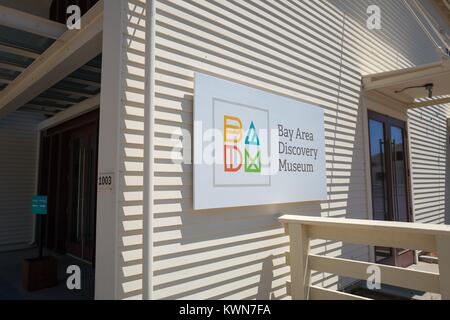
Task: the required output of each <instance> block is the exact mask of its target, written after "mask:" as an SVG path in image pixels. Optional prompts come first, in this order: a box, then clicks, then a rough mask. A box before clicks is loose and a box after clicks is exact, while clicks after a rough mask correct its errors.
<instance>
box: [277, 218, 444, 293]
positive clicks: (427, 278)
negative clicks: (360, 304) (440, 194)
mask: <svg viewBox="0 0 450 320" xmlns="http://www.w3.org/2000/svg"><path fill="white" fill-rule="evenodd" d="M279 220H280V222H281V223H282V224H283V225H284V228H285V230H286V234H287V235H288V236H289V241H290V251H289V252H288V253H287V254H286V260H287V263H288V264H289V265H290V267H291V282H289V283H288V284H287V287H288V292H289V293H290V295H291V296H292V298H293V299H298V300H367V299H369V298H368V297H367V296H368V295H367V294H362V295H358V294H354V293H348V292H344V291H343V290H336V288H325V287H319V286H316V285H313V284H312V283H311V274H312V272H313V271H316V272H323V273H327V274H332V275H335V276H339V277H348V278H351V279H354V280H360V281H366V282H367V284H369V283H371V284H372V285H373V287H371V286H369V288H368V292H369V293H370V290H373V291H372V294H374V295H375V296H376V295H377V293H378V294H379V291H376V290H375V289H377V290H378V289H379V288H380V287H379V286H377V285H378V284H380V285H381V284H382V285H389V286H394V287H396V288H397V287H398V288H405V289H412V290H417V291H418V292H422V293H423V296H424V297H426V298H429V299H434V298H437V297H438V296H437V295H436V294H440V295H441V298H442V299H444V300H448V299H450V226H447V225H429V224H420V223H405V222H391V221H371V220H356V219H343V218H320V217H306V216H294V215H285V216H282V217H281V218H280V219H279ZM317 239H320V240H326V241H337V242H342V243H344V244H358V245H367V246H382V247H395V248H407V249H411V250H422V251H426V252H433V253H436V255H437V257H438V268H435V266H431V267H429V266H428V267H424V266H426V265H424V264H421V265H419V264H417V261H416V265H413V266H412V267H410V268H399V267H394V266H389V265H383V264H380V263H375V262H363V261H355V260H351V259H342V258H340V257H336V256H330V255H317V254H314V253H313V251H312V250H311V243H312V241H313V240H317ZM430 268H431V270H430ZM424 269H425V270H424ZM433 269H437V270H438V272H436V270H433ZM385 293H386V292H385ZM363 295H364V296H363ZM411 298H413V297H411Z"/></svg>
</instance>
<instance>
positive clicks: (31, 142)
mask: <svg viewBox="0 0 450 320" xmlns="http://www.w3.org/2000/svg"><path fill="white" fill-rule="evenodd" d="M43 119H44V117H43V116H42V115H40V114H36V113H29V112H21V111H16V112H14V113H12V114H10V115H8V116H7V117H5V118H3V119H1V120H0V150H1V151H0V203H1V207H0V251H2V250H7V249H12V248H17V247H20V246H26V245H29V244H31V243H32V242H33V240H34V239H33V234H34V228H33V226H34V224H33V215H32V214H31V197H32V196H33V195H35V192H36V178H37V173H36V172H37V163H38V159H37V157H38V151H37V150H38V130H37V125H38V123H39V122H41V121H42V120H43Z"/></svg>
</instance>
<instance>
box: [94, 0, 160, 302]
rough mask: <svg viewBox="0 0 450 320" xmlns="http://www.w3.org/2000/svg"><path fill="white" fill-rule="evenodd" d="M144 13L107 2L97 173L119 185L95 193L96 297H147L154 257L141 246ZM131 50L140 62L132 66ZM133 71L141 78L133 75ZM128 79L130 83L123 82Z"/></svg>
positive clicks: (142, 6)
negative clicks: (108, 177)
mask: <svg viewBox="0 0 450 320" xmlns="http://www.w3.org/2000/svg"><path fill="white" fill-rule="evenodd" d="M146 14H147V3H146V1H144V0H120V1H119V0H118V1H106V2H105V13H104V27H103V53H102V57H103V61H102V88H101V96H100V137H99V139H100V141H99V168H98V171H99V174H102V173H108V174H112V175H113V176H114V181H116V182H117V183H115V188H114V190H113V192H110V193H104V192H102V193H99V195H98V207H97V228H98V232H97V235H98V237H97V257H96V288H95V289H96V293H95V294H96V297H97V298H99V299H135V298H141V299H142V298H148V294H147V293H148V289H147V286H148V281H149V280H148V275H149V274H150V275H151V274H152V272H151V270H149V269H148V268H149V264H151V263H152V262H153V261H148V259H151V258H150V257H149V256H148V250H147V248H145V249H144V243H146V245H147V243H148V238H147V237H152V231H151V230H147V228H148V226H147V225H146V224H144V182H143V181H144V160H146V161H151V160H150V159H149V158H148V157H147V156H145V154H144V141H145V139H144V130H146V129H145V126H146V123H145V118H144V114H145V113H146V103H147V100H146V98H147V97H146V91H145V85H146V79H145V77H144V76H145V75H146V70H147V66H146V61H147V60H146V59H147V56H146V50H145V48H146V44H145V41H143V37H144V36H145V34H142V30H143V29H142V28H143V27H145V25H146V23H147V18H146ZM144 30H145V28H144ZM137 50H139V51H137ZM137 52H139V53H137ZM130 54H133V57H134V58H133V59H134V60H141V61H144V64H141V65H140V66H139V67H136V65H135V64H133V63H132V62H131V61H130V59H129V57H130ZM148 69H149V68H148ZM135 73H139V74H140V75H141V76H142V78H139V79H136V78H135V77H134V76H133V75H134V74H135ZM130 78H131V79H133V81H135V82H133V86H130V85H127V84H128V83H129V79H130ZM146 209H147V208H146ZM144 230H145V232H146V233H145V234H144ZM144 236H145V240H144ZM144 259H146V260H147V261H144ZM105 270H106V271H105ZM130 270H134V271H133V272H130ZM144 275H145V276H144ZM144 278H145V280H144ZM144 292H145V296H144Z"/></svg>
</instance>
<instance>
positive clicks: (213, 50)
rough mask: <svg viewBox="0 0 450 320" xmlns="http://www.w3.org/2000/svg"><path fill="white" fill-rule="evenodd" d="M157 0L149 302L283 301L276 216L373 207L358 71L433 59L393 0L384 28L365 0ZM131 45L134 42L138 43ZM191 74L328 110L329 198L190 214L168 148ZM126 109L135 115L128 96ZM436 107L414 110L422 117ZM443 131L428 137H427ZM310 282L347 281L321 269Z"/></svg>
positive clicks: (179, 126)
mask: <svg viewBox="0 0 450 320" xmlns="http://www.w3.org/2000/svg"><path fill="white" fill-rule="evenodd" d="M155 4H156V7H157V15H156V32H157V34H156V39H155V40H156V41H155V42H156V50H155V68H156V70H155V79H156V83H155V96H154V97H153V96H152V97H151V98H154V99H153V100H154V104H155V105H154V108H155V110H154V116H155V125H154V128H153V130H154V147H155V151H154V158H153V159H152V161H154V165H153V173H152V177H151V178H149V179H152V178H153V179H154V180H153V183H154V187H155V192H154V193H153V194H152V200H151V201H152V203H153V208H152V210H153V227H154V229H153V230H154V232H153V258H154V261H153V267H154V279H153V283H154V286H153V298H154V299H188V298H198V299H213V298H217V299H219V298H220V299H227V298H229V297H236V296H238V297H240V298H246V299H255V298H269V297H270V298H272V296H271V295H272V294H273V295H274V298H275V299H277V298H280V299H283V298H285V297H289V296H287V294H286V292H285V290H286V288H285V283H286V282H287V281H289V268H288V267H287V266H286V267H282V266H283V263H285V258H284V252H285V251H287V250H288V244H289V242H288V240H287V239H286V237H285V236H284V235H283V233H282V229H281V228H280V226H279V224H278V223H277V222H276V220H277V217H278V216H280V215H282V214H304V215H308V214H311V213H312V212H314V213H315V214H316V215H317V216H323V217H348V218H359V219H362V218H364V219H365V218H367V207H368V206H369V205H371V203H370V202H368V200H367V197H366V194H367V192H368V191H369V190H367V185H366V168H367V167H368V164H367V162H366V160H365V157H364V152H365V149H366V146H365V145H364V139H363V134H362V132H363V128H364V126H366V125H367V123H366V122H365V121H363V119H364V118H363V117H362V116H361V113H362V112H364V111H363V110H362V109H361V108H360V97H361V93H362V90H361V75H368V74H376V73H380V72H384V71H390V70H398V69H403V68H407V67H413V66H416V65H421V64H427V63H431V62H433V61H436V60H437V59H438V58H439V57H438V56H437V55H436V53H435V50H434V48H433V47H432V46H430V42H429V39H428V37H427V36H426V35H425V34H424V33H423V31H422V30H421V29H420V26H418V25H417V22H416V20H415V19H414V18H413V17H412V16H411V14H410V13H409V12H408V11H407V10H406V8H405V7H404V6H403V5H402V4H398V3H395V2H392V1H391V2H389V1H386V2H383V3H382V4H380V5H381V7H382V8H381V9H382V11H383V12H384V15H383V29H382V30H380V31H379V32H376V33H374V32H371V31H369V30H368V29H367V27H366V25H365V20H366V19H364V17H366V15H365V12H366V9H367V6H368V5H369V4H370V3H369V1H368V0H364V1H351V2H349V1H335V2H331V1H326V2H321V1H319V2H317V1H315V2H309V1H263V2H261V1H256V0H248V1H232V2H230V1H221V2H217V1H216V2H211V1H204V0H199V1H168V0H157V1H155ZM344 16H345V19H344V18H343V17H344ZM411 35H414V37H412V36H411ZM132 46H133V49H134V50H135V49H136V48H135V47H139V45H138V43H137V42H134V43H132ZM404 48H408V49H407V50H403V49H404ZM138 50H139V49H138ZM133 52H136V51H133ZM195 72H204V73H207V74H211V75H214V76H218V77H221V78H225V79H228V80H231V81H234V82H237V83H242V84H245V85H248V86H251V87H256V88H258V89H262V90H266V91H269V92H272V93H275V94H278V95H283V96H288V97H290V98H293V99H298V100H300V101H305V102H309V103H315V104H318V105H320V106H321V107H322V108H323V109H324V113H325V128H326V129H325V131H326V132H325V134H326V138H327V139H326V151H327V181H328V188H329V199H328V201H324V202H323V203H306V204H294V205H279V206H266V207H250V208H233V209H229V210H208V211H205V212H195V211H193V210H192V192H189V190H190V189H191V188H192V179H191V176H192V166H191V165H190V164H179V163H172V162H171V161H170V160H171V156H172V155H173V153H171V152H170V150H171V148H173V147H174V146H175V147H177V148H178V149H177V150H176V152H175V154H176V156H177V157H178V158H180V156H181V154H182V152H181V150H182V149H179V148H180V145H181V143H182V141H190V140H191V139H192V136H190V135H189V134H190V133H192V125H193V124H192V102H193V91H194V90H195V88H194V83H193V75H194V73H195ZM139 77H142V70H136V69H133V79H136V78H137V79H139ZM129 79H131V77H129ZM382 104H383V106H384V108H385V109H395V111H396V114H400V117H401V118H402V119H406V118H407V115H406V111H405V110H404V109H403V110H400V109H399V108H396V106H397V105H398V104H399V103H398V102H395V101H393V100H392V99H384V100H383V102H382ZM128 110H133V112H136V114H141V113H140V112H141V111H142V110H141V109H140V105H137V108H135V107H134V104H133V106H129V107H128ZM435 111H436V110H425V111H421V112H422V113H423V118H426V117H428V116H430V115H433V114H434V112H435ZM146 130H149V129H146ZM183 130H184V131H183ZM442 134H443V133H439V135H438V136H436V137H435V136H433V137H429V138H428V139H429V141H432V142H433V143H434V142H435V141H436V140H439V139H440V138H441V137H442ZM187 152H191V150H188V151H187ZM430 154H431V151H430ZM432 183H433V184H434V183H435V182H434V181H433V182H432ZM172 196H173V197H172ZM262 196H266V195H262ZM170 197H172V198H171V199H169V198H170ZM415 197H417V194H415ZM430 207H431V206H430ZM430 207H429V208H428V209H427V208H424V209H423V210H424V211H425V210H432V208H430ZM314 251H315V252H314V253H316V251H317V252H322V251H327V252H328V251H330V252H331V253H332V254H334V255H342V256H343V257H345V258H355V259H360V260H365V261H367V260H369V250H368V247H367V246H364V245H356V246H353V245H348V244H345V245H343V244H342V243H339V242H337V243H334V242H325V241H317V242H316V243H315V246H314ZM280 261H281V265H279V263H280ZM272 265H273V267H272ZM279 268H280V269H281V270H283V271H280V269H279ZM285 269H287V271H286V272H284V270H285ZM272 274H273V275H274V276H271V275H272ZM324 279H325V280H324ZM312 282H313V283H314V282H316V283H321V284H325V285H328V286H330V287H336V283H339V285H341V286H345V285H346V284H348V283H347V282H346V281H345V280H341V279H339V278H338V277H330V278H329V279H328V278H325V277H324V276H323V274H320V275H318V276H316V277H313V279H312ZM249 292H252V293H249ZM258 292H259V294H258ZM261 292H262V293H261ZM280 292H281V293H280Z"/></svg>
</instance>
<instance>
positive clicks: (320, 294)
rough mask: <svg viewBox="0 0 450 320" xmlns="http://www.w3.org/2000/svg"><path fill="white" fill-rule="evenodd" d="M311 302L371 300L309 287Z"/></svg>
mask: <svg viewBox="0 0 450 320" xmlns="http://www.w3.org/2000/svg"><path fill="white" fill-rule="evenodd" d="M310 298H311V300H371V299H368V298H364V297H360V296H356V295H353V294H349V293H345V292H338V291H334V290H329V289H326V288H320V287H316V286H311V290H310Z"/></svg>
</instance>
